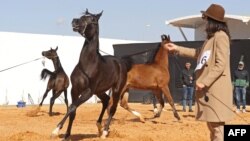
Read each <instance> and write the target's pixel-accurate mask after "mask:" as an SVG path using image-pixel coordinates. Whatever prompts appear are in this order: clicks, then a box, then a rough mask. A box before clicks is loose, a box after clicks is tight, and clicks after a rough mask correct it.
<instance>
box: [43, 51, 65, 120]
mask: <svg viewBox="0 0 250 141" xmlns="http://www.w3.org/2000/svg"><path fill="white" fill-rule="evenodd" d="M57 49H58V47H56V49H52V48H51V49H50V50H48V51H43V52H42V55H43V56H45V57H46V58H48V59H51V60H52V62H53V65H54V68H55V71H54V72H51V71H49V70H48V69H43V70H42V72H41V79H44V80H45V79H46V77H47V76H50V78H49V81H48V84H47V88H46V91H45V93H44V95H43V99H42V101H41V102H40V104H39V106H42V105H43V101H44V99H45V98H46V97H47V95H48V92H49V91H50V90H52V93H53V95H52V97H51V99H50V107H49V115H50V116H52V107H53V105H54V102H55V99H56V98H57V97H59V96H60V95H61V93H62V92H64V97H65V104H66V106H67V111H68V99H67V88H68V86H69V78H68V76H67V74H66V73H65V72H64V70H63V67H62V65H61V62H60V59H59V56H58V55H57V53H56V51H57Z"/></svg>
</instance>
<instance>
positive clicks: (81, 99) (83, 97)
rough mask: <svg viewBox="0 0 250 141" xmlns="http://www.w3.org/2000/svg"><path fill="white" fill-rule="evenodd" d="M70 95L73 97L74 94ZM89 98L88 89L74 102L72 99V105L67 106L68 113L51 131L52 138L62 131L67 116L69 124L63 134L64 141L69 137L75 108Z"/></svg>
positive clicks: (89, 91) (90, 94)
mask: <svg viewBox="0 0 250 141" xmlns="http://www.w3.org/2000/svg"><path fill="white" fill-rule="evenodd" d="M72 92H73V91H72ZM72 95H74V94H72ZM91 96H92V93H91V90H90V89H89V88H88V89H86V90H84V91H83V92H82V93H81V95H80V97H79V98H78V99H76V100H73V99H72V104H71V105H70V106H69V110H68V112H67V113H66V115H65V116H64V117H63V119H62V120H61V122H59V124H58V125H57V128H56V129H54V130H53V132H52V135H51V136H52V137H54V136H58V135H59V131H60V129H62V127H63V125H64V123H65V121H66V120H67V118H68V116H69V124H68V128H67V131H66V133H65V137H64V139H67V138H68V137H69V136H70V134H71V128H72V123H73V120H74V118H75V114H76V113H75V112H76V109H77V107H78V106H79V105H81V104H82V103H84V102H85V101H87V100H88V99H89V98H90V97H91Z"/></svg>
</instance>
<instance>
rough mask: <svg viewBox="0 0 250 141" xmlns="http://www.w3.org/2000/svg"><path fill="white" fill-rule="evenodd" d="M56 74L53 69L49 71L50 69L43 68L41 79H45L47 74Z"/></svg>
mask: <svg viewBox="0 0 250 141" xmlns="http://www.w3.org/2000/svg"><path fill="white" fill-rule="evenodd" d="M54 75H55V74H54V73H53V72H51V71H49V70H48V69H43V70H42V72H41V79H43V80H45V79H46V78H47V76H49V77H50V76H54Z"/></svg>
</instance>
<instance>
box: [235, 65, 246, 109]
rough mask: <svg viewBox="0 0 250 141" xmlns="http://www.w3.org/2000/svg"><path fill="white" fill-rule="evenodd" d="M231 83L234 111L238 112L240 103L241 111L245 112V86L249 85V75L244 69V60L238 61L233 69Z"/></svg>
mask: <svg viewBox="0 0 250 141" xmlns="http://www.w3.org/2000/svg"><path fill="white" fill-rule="evenodd" d="M233 84H234V91H235V98H236V106H237V109H236V113H239V112H240V106H241V105H242V112H243V113H245V112H246V88H247V87H248V86H249V76H248V72H247V70H245V69H244V62H243V61H240V62H239V64H238V69H237V70H235V71H234V76H233ZM241 99H242V101H241Z"/></svg>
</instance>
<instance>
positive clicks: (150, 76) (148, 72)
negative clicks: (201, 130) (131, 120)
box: [120, 35, 180, 122]
mask: <svg viewBox="0 0 250 141" xmlns="http://www.w3.org/2000/svg"><path fill="white" fill-rule="evenodd" d="M161 37H162V42H161V45H160V47H159V49H158V51H157V52H156V55H155V57H154V61H153V62H152V63H149V64H135V65H133V66H132V68H131V69H130V71H129V72H128V76H127V82H126V84H125V87H124V89H123V93H122V95H121V103H120V104H121V106H122V107H123V108H125V109H126V110H128V111H129V112H131V113H133V114H134V115H135V116H137V117H139V118H140V120H141V121H142V122H144V121H145V120H144V118H143V116H142V115H141V114H140V113H138V112H136V111H135V110H133V109H131V108H130V107H129V105H128V89H129V88H135V89H144V90H152V91H153V94H154V95H155V96H156V97H157V99H158V101H159V103H160V108H159V111H158V112H157V113H155V117H159V116H160V114H161V111H162V109H163V107H164V100H163V98H162V93H163V94H164V95H165V97H166V98H167V100H168V102H169V104H170V105H171V107H172V109H173V113H174V116H175V118H177V119H178V120H180V117H179V115H178V113H177V111H176V109H175V106H174V101H173V99H172V96H171V94H170V91H169V87H168V84H169V80H170V74H169V70H168V63H169V62H168V51H167V50H165V49H164V48H163V44H165V43H169V42H170V37H169V36H166V35H162V36H161Z"/></svg>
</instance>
